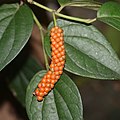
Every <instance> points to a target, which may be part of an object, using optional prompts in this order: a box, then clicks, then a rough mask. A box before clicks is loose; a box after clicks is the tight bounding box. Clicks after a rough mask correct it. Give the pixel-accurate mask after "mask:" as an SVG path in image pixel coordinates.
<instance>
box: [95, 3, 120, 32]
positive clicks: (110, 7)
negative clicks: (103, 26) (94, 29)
mask: <svg viewBox="0 0 120 120" xmlns="http://www.w3.org/2000/svg"><path fill="white" fill-rule="evenodd" d="M97 18H98V20H100V21H103V22H104V23H107V24H108V25H110V26H112V27H114V28H116V29H117V30H119V31H120V4H119V3H116V2H107V3H105V4H103V5H102V6H101V8H100V9H99V11H98V13H97Z"/></svg>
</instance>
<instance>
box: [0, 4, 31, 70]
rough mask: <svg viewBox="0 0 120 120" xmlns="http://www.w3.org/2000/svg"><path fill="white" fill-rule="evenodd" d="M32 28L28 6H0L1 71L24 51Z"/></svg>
mask: <svg viewBox="0 0 120 120" xmlns="http://www.w3.org/2000/svg"><path fill="white" fill-rule="evenodd" d="M32 26H33V17H32V14H31V10H30V9H29V8H28V7H27V6H26V5H22V6H19V4H6V5H2V6H0V70H2V69H3V68H4V67H5V66H6V65H7V64H8V63H10V62H11V61H12V60H13V59H14V58H15V57H16V56H17V55H18V53H19V52H20V51H21V50H22V48H23V47H24V45H25V44H26V43H27V41H28V39H29V37H30V35H31V32H32Z"/></svg>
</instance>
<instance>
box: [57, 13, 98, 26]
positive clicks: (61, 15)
mask: <svg viewBox="0 0 120 120" xmlns="http://www.w3.org/2000/svg"><path fill="white" fill-rule="evenodd" d="M55 14H56V15H57V16H59V17H62V18H66V19H69V20H74V21H78V22H84V23H88V24H89V23H92V22H94V21H96V18H94V19H82V18H77V17H72V16H68V15H64V14H61V13H58V12H55Z"/></svg>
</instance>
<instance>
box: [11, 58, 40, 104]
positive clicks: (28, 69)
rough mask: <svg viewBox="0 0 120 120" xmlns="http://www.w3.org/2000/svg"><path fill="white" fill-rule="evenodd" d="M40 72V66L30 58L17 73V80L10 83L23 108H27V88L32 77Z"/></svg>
mask: <svg viewBox="0 0 120 120" xmlns="http://www.w3.org/2000/svg"><path fill="white" fill-rule="evenodd" d="M39 70H41V67H40V65H38V64H37V63H36V61H35V60H34V59H33V58H32V57H29V59H28V60H27V61H26V63H25V64H24V66H23V67H22V69H21V70H20V71H19V72H18V73H17V75H16V76H15V78H14V79H13V80H12V82H11V83H10V88H11V90H12V91H13V92H14V93H15V95H16V97H17V99H18V100H19V101H20V102H21V104H22V105H23V106H25V94H26V88H27V86H28V84H29V82H30V80H31V79H32V77H33V76H34V75H35V74H36V73H37V72H38V71H39Z"/></svg>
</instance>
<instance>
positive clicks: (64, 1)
mask: <svg viewBox="0 0 120 120" xmlns="http://www.w3.org/2000/svg"><path fill="white" fill-rule="evenodd" d="M84 1H85V2H88V1H91V2H92V1H93V0H58V2H59V4H60V5H61V6H62V5H65V4H69V3H75V2H84Z"/></svg>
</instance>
